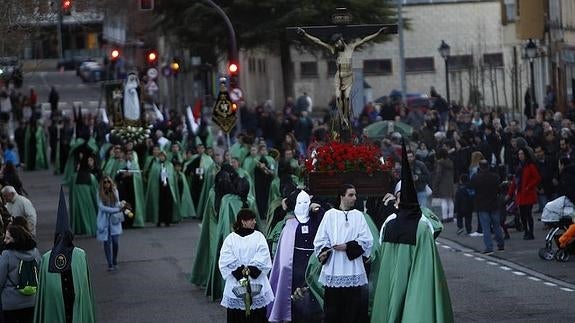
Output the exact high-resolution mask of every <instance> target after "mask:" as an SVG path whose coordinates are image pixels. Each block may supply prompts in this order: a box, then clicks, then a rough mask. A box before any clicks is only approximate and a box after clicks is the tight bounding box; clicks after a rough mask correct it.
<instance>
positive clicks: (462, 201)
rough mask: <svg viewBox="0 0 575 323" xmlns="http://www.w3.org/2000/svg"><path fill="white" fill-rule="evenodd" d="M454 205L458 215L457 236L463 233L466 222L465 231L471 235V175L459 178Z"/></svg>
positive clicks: (463, 175)
mask: <svg viewBox="0 0 575 323" xmlns="http://www.w3.org/2000/svg"><path fill="white" fill-rule="evenodd" d="M454 204H455V205H454V213H456V214H457V234H458V235H460V234H462V233H463V224H464V222H465V231H466V232H467V234H470V233H471V220H472V218H473V190H472V189H471V188H469V175H467V174H461V176H460V177H459V186H458V187H457V191H456V192H455V201H454Z"/></svg>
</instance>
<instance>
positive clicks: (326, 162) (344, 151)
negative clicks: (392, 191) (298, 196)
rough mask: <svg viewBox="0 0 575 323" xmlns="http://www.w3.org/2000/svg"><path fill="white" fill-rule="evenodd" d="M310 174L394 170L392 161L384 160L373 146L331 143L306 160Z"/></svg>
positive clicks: (369, 172) (318, 149)
mask: <svg viewBox="0 0 575 323" xmlns="http://www.w3.org/2000/svg"><path fill="white" fill-rule="evenodd" d="M305 168H306V170H307V171H308V172H327V173H328V174H330V175H333V174H335V173H342V172H353V171H358V172H365V173H367V174H373V173H374V172H380V171H387V170H391V169H392V168H393V163H392V162H391V160H384V159H383V157H382V155H381V152H380V150H379V148H378V147H377V146H375V145H373V144H367V143H364V144H354V143H342V142H338V141H330V142H328V143H327V144H325V145H323V146H320V147H318V148H317V149H316V150H315V151H314V152H312V153H311V156H309V157H308V158H307V159H306V160H305Z"/></svg>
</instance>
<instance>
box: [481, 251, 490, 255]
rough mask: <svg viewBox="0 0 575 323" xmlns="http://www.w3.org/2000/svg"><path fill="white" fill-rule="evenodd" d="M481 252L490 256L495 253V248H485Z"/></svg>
mask: <svg viewBox="0 0 575 323" xmlns="http://www.w3.org/2000/svg"><path fill="white" fill-rule="evenodd" d="M481 253H482V254H484V255H486V256H490V255H492V254H493V250H483V251H482V252H481Z"/></svg>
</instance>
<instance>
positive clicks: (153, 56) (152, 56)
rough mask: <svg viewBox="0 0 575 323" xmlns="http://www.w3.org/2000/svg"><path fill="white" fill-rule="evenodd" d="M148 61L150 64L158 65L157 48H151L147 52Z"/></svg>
mask: <svg viewBox="0 0 575 323" xmlns="http://www.w3.org/2000/svg"><path fill="white" fill-rule="evenodd" d="M146 62H147V63H148V65H149V66H156V65H158V52H156V51H155V50H150V51H148V52H147V53H146Z"/></svg>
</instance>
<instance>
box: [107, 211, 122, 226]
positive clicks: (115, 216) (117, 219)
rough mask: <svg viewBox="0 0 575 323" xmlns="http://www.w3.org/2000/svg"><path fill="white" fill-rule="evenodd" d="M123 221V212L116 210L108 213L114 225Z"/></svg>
mask: <svg viewBox="0 0 575 323" xmlns="http://www.w3.org/2000/svg"><path fill="white" fill-rule="evenodd" d="M122 222H124V212H116V213H112V214H111V215H110V223H112V224H114V225H116V224H120V223H122Z"/></svg>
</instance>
